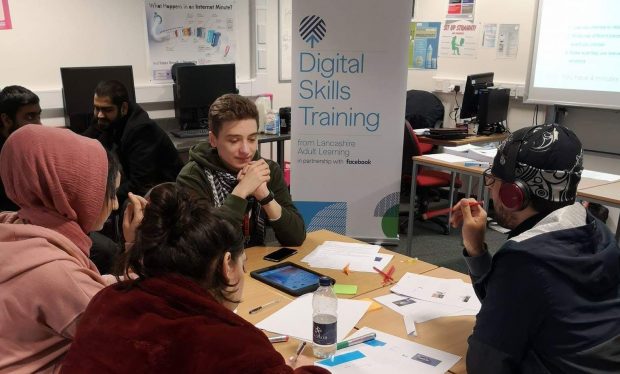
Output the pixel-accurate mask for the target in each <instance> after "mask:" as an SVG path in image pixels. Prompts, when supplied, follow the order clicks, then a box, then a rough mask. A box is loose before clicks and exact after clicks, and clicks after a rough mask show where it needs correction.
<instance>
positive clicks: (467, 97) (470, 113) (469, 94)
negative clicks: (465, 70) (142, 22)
mask: <svg viewBox="0 0 620 374" xmlns="http://www.w3.org/2000/svg"><path fill="white" fill-rule="evenodd" d="M493 75H494V74H493V73H482V74H471V75H468V76H467V83H466V84H465V91H464V92H463V103H462V104H461V116H460V117H461V119H463V118H472V117H476V116H477V115H478V98H479V96H480V92H481V91H482V90H485V89H488V88H489V87H493Z"/></svg>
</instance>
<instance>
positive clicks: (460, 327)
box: [237, 230, 475, 373]
mask: <svg viewBox="0 0 620 374" xmlns="http://www.w3.org/2000/svg"><path fill="white" fill-rule="evenodd" d="M326 240H335V241H343V242H350V243H362V242H360V241H358V240H355V239H352V238H349V237H347V236H343V235H339V234H336V233H333V232H330V231H327V230H320V231H314V232H311V233H308V236H307V238H306V240H305V241H304V244H303V245H301V246H299V247H296V248H297V249H298V251H299V252H298V253H297V254H295V255H294V256H291V257H289V258H288V259H287V260H288V261H291V262H294V263H297V264H300V265H302V266H304V267H308V266H307V264H305V263H302V262H301V259H302V258H303V257H305V256H306V255H307V254H309V253H310V252H311V251H313V250H314V249H315V248H316V247H317V246H318V245H320V244H322V243H323V242H324V241H326ZM276 249H277V247H252V248H247V249H246V254H247V257H248V260H247V263H246V269H247V272H248V274H246V275H245V286H244V292H243V302H242V303H241V304H240V305H239V307H238V309H237V313H238V314H239V315H240V316H241V317H243V318H245V319H246V320H247V321H249V322H251V323H253V324H256V323H258V322H260V321H262V320H263V319H264V318H266V317H267V316H269V315H270V314H272V313H274V312H275V311H277V310H279V309H281V308H283V307H284V306H286V305H287V304H288V303H290V302H291V301H292V300H293V299H294V297H293V296H290V295H288V294H285V293H283V292H281V291H279V290H277V289H275V288H272V287H270V286H268V285H266V284H263V283H261V282H259V281H257V280H255V279H253V278H251V277H250V275H249V272H250V271H253V270H257V269H260V268H262V267H266V266H270V265H273V262H270V261H265V260H263V256H264V255H266V254H268V253H270V252H272V251H274V250H276ZM380 252H381V253H389V254H392V255H394V258H393V259H392V261H391V262H390V263H389V264H388V266H390V265H394V266H395V268H396V271H395V273H394V275H393V276H394V279H395V280H396V281H398V280H399V279H400V278H401V277H402V276H403V275H404V274H405V273H407V272H411V273H416V274H424V275H429V276H435V277H438V278H460V279H463V280H465V281H467V282H469V277H468V276H467V275H465V274H461V273H457V272H455V271H452V270H449V269H445V268H438V267H437V266H435V265H433V264H429V263H427V262H424V261H418V260H413V259H412V258H410V257H408V256H404V255H401V254H398V253H395V252H392V251H389V250H386V249H385V248H381V250H380ZM314 270H316V271H318V272H319V273H322V274H325V275H328V276H330V277H332V278H334V279H335V280H336V282H337V283H343V284H355V285H357V286H358V293H357V294H356V295H338V297H339V298H347V297H348V298H353V299H356V300H361V299H365V298H372V297H377V296H381V295H385V294H387V293H389V292H390V287H391V285H388V286H385V285H383V283H382V280H383V278H382V277H381V276H380V275H379V274H375V273H367V272H353V273H351V274H350V275H346V274H344V273H343V272H342V271H340V270H333V269H314ZM272 300H278V303H277V304H275V305H272V306H270V307H268V308H266V309H264V310H262V311H260V312H258V313H255V314H249V311H250V309H252V308H254V307H257V306H259V305H263V304H265V303H267V302H269V301H272ZM474 321H475V318H474V317H472V316H458V317H443V318H438V319H435V320H431V321H427V322H424V323H419V324H417V329H418V336H417V337H409V336H407V334H406V332H405V327H404V323H403V318H402V316H400V315H399V314H398V313H396V312H394V311H392V310H391V309H389V308H387V307H382V308H381V309H379V310H376V311H369V312H367V313H366V314H365V315H364V317H363V318H362V319H361V320H360V322H359V323H358V325H357V326H356V329H359V328H361V327H364V326H367V327H370V328H374V329H377V330H380V331H384V332H386V333H389V334H392V335H395V336H399V337H401V338H403V339H407V340H411V341H414V342H417V343H420V344H424V345H427V346H430V347H433V348H436V349H441V350H444V351H446V352H450V353H453V354H456V355H459V356H461V357H465V354H466V352H467V338H468V337H469V335H471V331H472V328H473V324H474ZM267 334H268V335H273V334H271V333H267ZM298 345H299V341H298V340H296V339H290V340H289V341H288V342H286V343H274V345H273V346H274V348H275V349H276V350H277V351H278V352H279V353H280V354H281V355H282V356H283V357H284V359H285V360H287V362H288V358H289V357H290V356H292V355H293V354H294V353H295V349H296V348H297V346H298ZM303 355H305V356H308V357H311V356H312V347H311V344H308V345H307V346H306V348H305V349H304V351H303ZM450 371H451V372H454V373H464V372H465V360H464V359H461V360H460V361H459V362H458V363H457V364H456V365H455V366H454V367H452V368H451V369H450Z"/></svg>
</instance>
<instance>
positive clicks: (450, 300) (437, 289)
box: [391, 273, 480, 311]
mask: <svg viewBox="0 0 620 374" xmlns="http://www.w3.org/2000/svg"><path fill="white" fill-rule="evenodd" d="M391 291H392V292H395V293H398V294H402V295H407V296H411V297H415V298H417V299H421V300H426V301H431V302H434V303H438V304H443V305H452V306H456V307H459V308H462V309H472V310H475V311H479V310H480V301H479V300H478V297H477V296H476V293H475V292H474V288H473V287H472V285H471V284H469V283H465V282H463V281H462V280H460V279H442V278H434V277H429V276H424V275H419V274H413V273H406V274H405V275H403V277H402V278H401V279H400V280H399V281H398V283H397V284H396V285H394V287H392V288H391Z"/></svg>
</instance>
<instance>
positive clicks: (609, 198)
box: [577, 180, 620, 242]
mask: <svg viewBox="0 0 620 374" xmlns="http://www.w3.org/2000/svg"><path fill="white" fill-rule="evenodd" d="M582 182H583V180H582V181H581V182H580V183H579V187H578V188H577V198H578V199H582V200H586V201H589V202H592V203H599V204H601V205H607V206H611V207H614V208H620V182H606V183H600V184H599V185H596V186H591V185H589V186H588V187H585V188H583V187H582ZM618 241H620V217H619V218H618V225H617V227H616V242H618Z"/></svg>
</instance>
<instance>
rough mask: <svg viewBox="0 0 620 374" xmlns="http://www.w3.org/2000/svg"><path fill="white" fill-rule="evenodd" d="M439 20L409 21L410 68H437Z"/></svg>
mask: <svg viewBox="0 0 620 374" xmlns="http://www.w3.org/2000/svg"><path fill="white" fill-rule="evenodd" d="M440 29H441V22H411V27H410V30H411V34H412V40H411V43H410V45H409V48H410V50H409V55H410V59H409V68H410V69H437V54H438V52H439V30H440Z"/></svg>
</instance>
